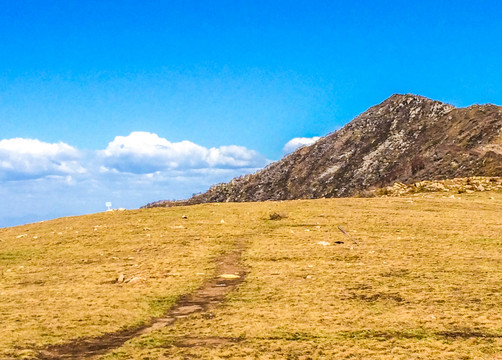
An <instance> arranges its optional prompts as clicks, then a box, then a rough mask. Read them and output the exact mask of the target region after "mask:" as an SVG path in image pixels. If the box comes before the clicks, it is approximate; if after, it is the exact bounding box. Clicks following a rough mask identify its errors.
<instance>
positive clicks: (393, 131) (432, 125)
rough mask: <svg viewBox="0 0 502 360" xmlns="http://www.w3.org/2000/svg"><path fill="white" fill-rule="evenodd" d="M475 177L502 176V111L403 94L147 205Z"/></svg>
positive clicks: (316, 194)
mask: <svg viewBox="0 0 502 360" xmlns="http://www.w3.org/2000/svg"><path fill="white" fill-rule="evenodd" d="M472 176H488V177H496V176H502V107H499V106H496V105H490V104H488V105H473V106H470V107H467V108H455V107H454V106H452V105H448V104H445V103H442V102H439V101H433V100H430V99H428V98H425V97H422V96H416V95H409V94H408V95H398V94H396V95H392V96H391V97H390V98H388V99H387V100H385V101H384V102H382V103H381V104H379V105H376V106H373V107H371V108H370V109H368V110H367V111H366V112H364V113H362V114H361V115H359V116H357V117H356V118H355V119H354V120H352V121H351V122H350V123H348V124H347V125H346V126H345V127H343V128H342V129H340V130H338V131H336V132H333V133H331V134H329V135H327V136H325V137H323V138H321V139H319V140H318V141H317V142H315V143H314V144H312V145H310V146H306V147H303V148H300V149H298V150H297V151H295V152H293V153H292V154H290V155H287V156H286V157H284V158H283V159H282V160H280V161H277V162H275V163H272V164H270V165H269V166H267V167H266V168H265V169H263V170H261V171H259V172H257V173H256V174H252V175H247V176H243V177H240V178H236V179H233V180H232V181H230V182H229V183H226V184H218V185H214V186H212V187H211V188H210V189H209V190H208V191H207V192H205V193H203V194H199V195H195V196H194V197H192V198H191V199H188V200H183V201H179V202H169V201H159V202H157V203H152V204H149V205H147V206H171V205H187V204H197V203H206V202H226V201H234V202H240V201H265V200H287V199H302V198H303V199H313V198H322V197H344V196H353V195H356V194H358V193H361V192H364V191H368V190H371V189H376V188H382V187H385V186H388V185H391V184H393V183H395V182H401V183H414V182H418V181H423V180H441V179H451V178H460V177H472Z"/></svg>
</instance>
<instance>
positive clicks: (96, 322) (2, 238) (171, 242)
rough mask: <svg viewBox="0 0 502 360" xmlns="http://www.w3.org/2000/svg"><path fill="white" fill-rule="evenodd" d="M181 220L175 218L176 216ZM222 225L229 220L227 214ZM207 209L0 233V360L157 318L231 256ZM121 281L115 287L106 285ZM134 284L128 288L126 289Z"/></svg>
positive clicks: (228, 239)
mask: <svg viewBox="0 0 502 360" xmlns="http://www.w3.org/2000/svg"><path fill="white" fill-rule="evenodd" d="M185 213H186V215H187V217H188V219H183V218H182V216H183V215H185ZM225 215H226V217H227V219H226V220H227V221H228V222H229V223H230V224H232V223H238V222H237V221H235V220H234V221H232V219H233V218H234V217H235V216H236V215H235V214H233V211H232V210H231V209H230V210H229V211H226V212H225ZM221 220H222V218H221V217H220V216H219V214H216V213H215V211H212V210H211V209H210V208H205V207H203V206H202V207H198V208H190V209H186V211H184V210H182V209H175V210H150V211H139V210H138V211H125V212H107V213H101V214H95V215H88V216H81V217H72V218H64V219H57V220H53V221H48V222H44V223H37V224H32V225H27V226H20V227H14V228H7V229H1V230H0V322H1V325H0V358H12V357H21V356H26V357H29V356H30V355H31V354H33V352H32V351H29V350H26V349H33V348H38V347H40V346H44V345H46V344H55V343H62V342H65V341H68V340H69V339H73V338H77V337H86V336H96V335H100V334H103V333H106V332H111V331H116V330H118V329H120V328H122V327H127V326H133V325H137V324H141V323H142V322H144V321H145V320H148V319H149V318H151V317H152V316H159V315H161V314H163V313H164V312H165V311H166V309H168V308H169V306H171V305H172V304H173V303H174V301H175V300H176V299H177V298H178V297H179V295H181V294H184V293H187V292H190V291H191V290H193V289H194V288H196V287H198V286H199V285H200V284H201V283H202V282H203V281H204V279H205V278H207V277H210V276H212V275H213V274H212V272H213V270H214V267H215V265H214V258H215V257H217V256H218V255H219V254H221V253H222V252H224V251H226V250H228V249H229V248H230V247H232V245H233V242H234V241H235V237H236V236H239V234H240V230H239V229H238V228H236V229H233V230H230V231H229V234H227V235H225V236H222V234H225V231H222V230H221V228H222V227H226V228H232V225H227V224H226V223H224V224H222V223H221ZM121 274H123V276H124V280H125V281H126V282H123V283H115V280H116V279H117V278H118V277H120V275H121ZM133 278H136V279H135V280H133V281H132V282H130V283H127V281H129V280H131V279H133Z"/></svg>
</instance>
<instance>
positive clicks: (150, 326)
mask: <svg viewBox="0 0 502 360" xmlns="http://www.w3.org/2000/svg"><path fill="white" fill-rule="evenodd" d="M243 249H244V242H243V241H240V242H239V243H238V244H237V246H236V248H235V250H233V251H230V252H228V253H226V254H224V255H223V256H221V257H220V258H219V259H217V267H216V275H215V277H213V278H211V279H209V280H208V281H206V282H205V283H204V284H203V285H202V286H201V287H200V288H198V289H197V290H196V291H194V292H192V293H190V294H186V295H183V296H181V297H180V298H179V300H178V301H177V302H176V304H175V305H174V306H173V307H172V308H171V309H170V310H169V311H168V313H167V314H166V315H165V316H162V317H159V318H154V319H151V320H150V321H149V322H148V323H146V324H144V325H141V326H136V327H133V328H129V329H125V330H121V331H117V332H114V333H108V334H104V335H102V336H99V337H94V338H86V339H77V340H74V341H70V342H68V343H65V344H60V345H54V346H50V347H48V348H47V349H44V350H41V351H40V353H39V356H38V357H37V359H40V360H52V359H93V358H96V357H97V356H99V355H103V354H106V353H107V352H109V351H111V350H113V349H116V348H118V347H120V346H122V345H123V344H124V343H125V342H126V341H128V340H131V339H133V338H135V337H138V336H142V335H146V334H149V333H151V332H152V331H155V330H158V329H161V328H163V327H166V326H169V325H172V324H174V322H175V321H176V320H177V319H180V318H184V317H187V316H189V315H191V314H194V313H204V312H208V311H209V310H210V309H212V308H214V307H215V306H217V305H218V304H220V303H222V302H223V301H224V300H225V296H226V295H227V294H228V293H229V292H231V291H232V290H234V289H235V287H236V286H237V285H239V284H240V283H242V282H243V281H244V278H245V275H246V271H245V269H244V267H243V266H242V265H241V264H240V259H241V255H242V251H243Z"/></svg>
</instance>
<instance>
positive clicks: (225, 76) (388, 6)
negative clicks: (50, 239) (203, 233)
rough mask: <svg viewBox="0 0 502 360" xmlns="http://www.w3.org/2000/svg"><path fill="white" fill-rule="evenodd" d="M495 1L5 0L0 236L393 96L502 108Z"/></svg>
mask: <svg viewBox="0 0 502 360" xmlns="http://www.w3.org/2000/svg"><path fill="white" fill-rule="evenodd" d="M500 39H502V5H500V3H499V2H498V1H420V2H418V1H402V0H401V1H354V2H346V1H343V2H342V1H315V0H311V1H258V0H254V1H238V0H232V1H217V0H215V1H127V0H123V1H107V0H100V1H91V0H88V1H72V0H66V1H50V0H45V1H37V0H30V1H28V0H26V1H23V0H19V1H1V2H0V49H1V56H0V198H1V199H2V201H1V203H0V226H9V225H14V224H19V223H24V222H29V221H36V220H42V219H49V218H52V217H57V216H65V215H77V214H83V213H89V212H97V211H102V210H103V209H104V208H105V207H104V202H105V201H112V202H113V206H114V207H127V208H133V207H139V206H141V205H143V204H145V203H147V202H150V201H155V200H159V199H166V198H168V199H173V198H183V197H187V196H190V195H191V194H192V193H195V192H198V191H202V190H204V189H206V188H207V187H208V186H210V185H211V184H212V183H214V182H221V181H227V180H229V179H230V178H232V177H234V176H237V175H240V174H243V173H249V172H253V171H256V170H257V169H259V168H261V167H262V166H264V165H266V164H267V163H268V162H269V161H274V160H278V159H280V158H281V156H283V155H284V151H285V149H284V147H285V145H286V144H287V143H288V142H290V141H291V140H292V139H295V138H305V139H303V140H301V139H296V140H293V142H290V143H289V145H290V146H288V147H287V148H288V149H289V150H291V149H292V147H291V146H292V145H291V144H301V143H308V141H309V140H308V138H313V137H315V136H322V135H326V134H327V133H329V132H332V131H333V130H334V129H336V128H339V127H340V126H343V125H344V124H346V123H347V122H349V121H350V120H351V119H352V118H353V117H354V116H356V115H358V114H359V113H361V112H363V111H364V110H366V109H367V108H368V107H370V106H372V105H375V104H377V103H379V102H381V101H383V100H385V99H386V98H387V97H389V96H390V95H392V94H393V93H415V94H420V95H424V96H427V97H430V98H433V99H437V100H442V101H445V102H448V103H451V104H453V105H456V106H468V105H471V104H473V103H488V102H490V103H495V104H499V105H500V104H502V86H501V84H502V67H501V65H500V64H501V61H500V59H502V41H500Z"/></svg>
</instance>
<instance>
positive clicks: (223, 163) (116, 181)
mask: <svg viewBox="0 0 502 360" xmlns="http://www.w3.org/2000/svg"><path fill="white" fill-rule="evenodd" d="M267 163H268V160H267V159H266V158H265V157H264V156H263V155H260V154H259V153H258V152H256V151H254V150H250V149H247V148H245V147H243V146H236V145H231V146H220V147H214V148H206V147H203V146H200V145H197V144H195V143H193V142H190V141H181V142H170V141H168V140H166V139H164V138H161V137H159V136H158V135H156V134H152V133H148V132H133V133H131V134H130V135H128V136H117V137H116V138H115V139H114V140H113V141H112V142H110V143H109V144H108V146H107V147H106V149H104V150H98V151H82V150H79V149H76V148H74V147H72V146H70V145H68V144H65V143H47V142H42V141H39V140H33V139H22V138H16V139H5V140H0V199H2V201H0V226H11V225H16V224H21V223H26V222H32V221H38V220H43V219H50V218H54V217H60V216H68V215H78V214H85V213H92V212H98V211H104V210H105V209H106V207H105V202H106V201H111V202H112V203H113V206H114V207H125V208H138V207H140V206H142V205H145V204H147V203H149V202H152V201H157V200H162V199H183V198H187V197H190V196H191V195H192V194H193V193H196V192H199V191H205V190H207V189H208V188H209V187H210V186H211V185H213V184H216V183H220V182H227V181H230V180H231V179H232V178H234V177H236V176H240V175H243V174H248V173H252V172H254V171H256V170H258V169H259V168H261V167H263V166H265V165H266V164H267ZM10 180H17V181H10Z"/></svg>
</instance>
